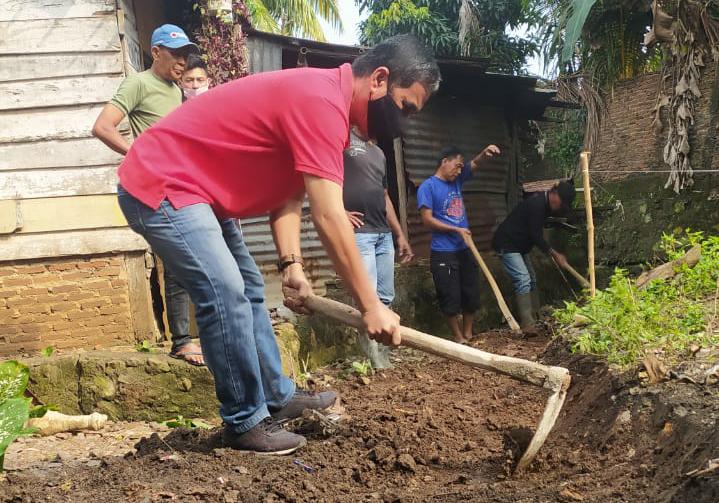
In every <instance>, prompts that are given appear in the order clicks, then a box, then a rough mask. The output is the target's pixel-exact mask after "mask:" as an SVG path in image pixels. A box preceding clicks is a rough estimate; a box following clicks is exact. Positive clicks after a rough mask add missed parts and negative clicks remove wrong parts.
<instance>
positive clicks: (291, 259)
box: [277, 253, 305, 272]
mask: <svg viewBox="0 0 719 503" xmlns="http://www.w3.org/2000/svg"><path fill="white" fill-rule="evenodd" d="M292 264H300V265H301V266H302V268H303V269H304V268H305V262H304V261H303V260H302V257H300V256H299V255H295V254H294V253H292V254H290V255H285V256H284V257H280V260H278V261H277V270H278V271H279V272H282V271H284V270H285V269H287V268H288V267H289V266H291V265H292Z"/></svg>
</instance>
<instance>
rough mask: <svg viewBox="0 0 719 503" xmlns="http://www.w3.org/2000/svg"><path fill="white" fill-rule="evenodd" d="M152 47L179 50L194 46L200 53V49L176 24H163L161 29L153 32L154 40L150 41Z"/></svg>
mask: <svg viewBox="0 0 719 503" xmlns="http://www.w3.org/2000/svg"><path fill="white" fill-rule="evenodd" d="M150 44H151V45H152V47H155V46H162V47H167V48H168V49H179V48H180V47H186V46H188V45H189V46H192V47H193V48H194V49H195V50H196V51H198V52H199V50H200V49H199V47H197V45H195V44H193V43H192V42H190V39H189V38H188V36H187V35H186V34H185V32H184V31H183V29H182V28H180V27H179V26H175V25H174V24H163V25H162V26H160V27H159V28H157V29H155V31H153V32H152V39H150Z"/></svg>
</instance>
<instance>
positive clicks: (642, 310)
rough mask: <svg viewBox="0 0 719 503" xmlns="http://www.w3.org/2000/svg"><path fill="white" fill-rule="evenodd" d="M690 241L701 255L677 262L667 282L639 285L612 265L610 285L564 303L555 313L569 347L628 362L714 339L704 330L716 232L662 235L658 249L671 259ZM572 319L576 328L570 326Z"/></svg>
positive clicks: (718, 255) (713, 280) (717, 266)
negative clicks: (583, 300)
mask: <svg viewBox="0 0 719 503" xmlns="http://www.w3.org/2000/svg"><path fill="white" fill-rule="evenodd" d="M694 245H700V246H701V258H700V260H699V262H698V263H697V264H696V265H695V266H694V267H689V266H687V265H682V266H680V267H679V270H678V271H677V272H678V274H677V275H676V276H675V277H674V278H673V279H671V280H654V281H652V282H651V283H650V284H649V285H648V286H646V287H645V288H643V289H638V288H637V287H636V286H635V284H634V281H633V280H632V279H631V278H629V276H628V274H627V271H625V270H623V269H616V270H615V273H614V275H613V276H612V278H611V281H610V284H609V287H608V288H607V289H605V290H601V291H598V292H597V296H596V297H594V298H592V299H588V300H587V301H586V303H585V304H583V305H579V304H578V303H576V302H567V303H565V304H566V305H565V307H564V308H563V309H559V310H557V311H555V317H556V318H557V320H558V321H559V322H560V323H561V324H563V325H564V326H565V329H567V330H566V332H567V333H568V334H570V339H571V342H572V348H573V350H575V351H579V352H582V353H589V354H596V355H602V356H605V357H606V358H607V359H608V361H609V362H610V363H614V364H618V365H620V366H627V365H630V364H632V363H635V362H636V361H638V360H639V359H641V358H642V357H643V356H644V354H645V352H646V351H647V350H649V349H659V350H662V351H664V353H665V355H666V356H667V357H668V358H673V357H676V356H678V355H681V354H686V352H687V351H688V350H689V348H690V346H692V345H695V344H697V345H700V346H701V345H704V346H706V345H710V344H716V343H719V337H717V335H715V334H714V333H713V332H712V331H711V330H706V325H707V319H706V318H707V315H708V313H707V308H706V305H705V302H706V299H707V297H710V296H712V297H713V296H714V295H715V292H716V285H717V276H719V236H710V237H706V238H705V237H704V235H703V234H702V233H700V232H687V233H686V234H685V235H684V236H683V237H677V236H673V235H664V236H662V241H661V245H660V249H661V250H662V251H663V253H664V254H665V255H666V259H667V260H670V261H671V260H675V259H677V258H679V257H681V256H683V255H684V253H685V252H686V251H687V250H688V249H689V248H691V247H692V246H694ZM577 323H579V324H583V325H584V326H582V327H581V328H580V329H574V328H572V327H573V326H574V325H576V324H577Z"/></svg>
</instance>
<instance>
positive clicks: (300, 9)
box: [257, 0, 343, 42]
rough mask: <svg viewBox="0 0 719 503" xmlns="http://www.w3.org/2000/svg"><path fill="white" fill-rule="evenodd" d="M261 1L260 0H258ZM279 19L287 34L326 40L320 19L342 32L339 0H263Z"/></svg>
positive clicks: (280, 26)
mask: <svg viewBox="0 0 719 503" xmlns="http://www.w3.org/2000/svg"><path fill="white" fill-rule="evenodd" d="M257 1H260V0H257ZM262 1H263V2H264V4H265V5H266V6H267V10H268V11H269V12H270V13H271V14H272V16H273V17H274V18H275V19H276V20H277V22H278V25H279V29H280V31H281V32H282V33H284V34H286V35H294V36H301V37H306V38H311V39H314V40H318V41H320V42H324V41H326V38H325V34H324V31H323V30H322V26H321V25H320V22H319V20H320V19H324V20H325V21H327V22H328V23H329V24H330V26H331V27H333V28H334V29H336V30H339V31H340V32H341V31H342V29H343V26H342V18H341V17H340V14H339V8H338V7H337V0H262Z"/></svg>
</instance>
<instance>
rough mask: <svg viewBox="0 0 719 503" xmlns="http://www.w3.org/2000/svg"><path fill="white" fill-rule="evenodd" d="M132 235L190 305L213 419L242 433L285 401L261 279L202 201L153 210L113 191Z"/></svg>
mask: <svg viewBox="0 0 719 503" xmlns="http://www.w3.org/2000/svg"><path fill="white" fill-rule="evenodd" d="M117 193H118V199H119V203H120V208H121V209H122V212H123V213H124V214H125V218H126V219H127V222H128V223H129V224H130V227H131V228H132V230H134V231H135V232H137V233H138V234H140V235H141V236H143V237H144V238H145V240H147V242H148V243H149V244H150V246H152V249H153V251H154V252H155V253H156V254H157V255H159V256H160V258H161V259H162V261H163V263H164V265H165V267H166V268H168V269H169V270H170V272H171V273H172V274H173V275H174V276H175V278H176V279H177V282H178V283H179V284H180V286H182V288H184V289H185V290H187V293H189V294H190V298H191V299H192V302H193V303H194V304H195V312H196V317H197V326H198V328H199V331H200V344H201V345H202V353H203V354H204V356H205V361H206V362H207V366H208V368H209V369H210V371H211V372H212V374H213V376H214V378H215V392H216V393H217V398H218V400H219V401H220V415H221V416H222V419H223V421H224V422H225V424H227V425H228V426H230V427H232V428H233V429H234V430H235V431H236V432H237V433H243V432H245V431H247V430H249V429H251V428H252V427H254V426H255V425H257V424H258V423H259V422H260V421H262V420H263V419H264V418H266V417H268V416H269V415H270V413H271V412H275V411H277V410H279V409H281V408H282V407H283V406H284V405H286V404H287V402H289V400H290V399H291V398H292V395H293V394H294V391H295V385H294V383H293V382H292V381H291V380H290V379H289V378H287V377H286V376H284V375H283V374H282V363H281V360H280V353H279V349H278V347H277V341H276V340H275V334H274V332H273V330H272V324H271V322H270V316H269V313H268V311H267V307H266V306H265V300H264V283H263V281H262V275H261V274H260V271H259V270H258V268H257V265H256V264H255V261H254V260H253V259H252V257H251V256H250V253H249V251H248V249H247V245H245V243H244V241H243V239H242V232H241V231H240V229H239V227H238V226H237V224H236V222H235V221H234V220H230V219H226V220H222V221H220V220H218V218H217V216H216V215H215V214H214V213H213V211H212V208H211V207H210V206H209V205H207V204H193V205H190V206H186V207H184V208H182V209H179V210H176V209H174V208H173V207H172V205H171V204H170V203H169V201H167V200H164V201H163V202H162V203H161V205H160V207H159V208H158V210H157V211H155V210H153V209H152V208H150V207H148V206H145V205H144V204H143V203H141V202H140V201H138V200H137V199H135V198H134V197H133V196H132V195H130V194H129V193H128V192H126V191H125V190H124V189H123V188H122V187H118V190H117Z"/></svg>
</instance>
